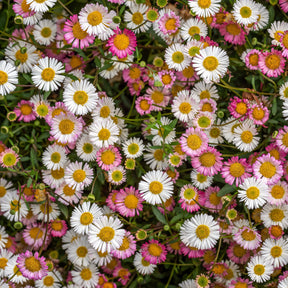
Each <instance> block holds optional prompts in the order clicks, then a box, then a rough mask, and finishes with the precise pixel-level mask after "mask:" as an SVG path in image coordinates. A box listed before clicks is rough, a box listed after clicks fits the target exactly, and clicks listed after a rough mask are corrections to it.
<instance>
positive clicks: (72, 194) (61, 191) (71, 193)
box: [55, 181, 83, 205]
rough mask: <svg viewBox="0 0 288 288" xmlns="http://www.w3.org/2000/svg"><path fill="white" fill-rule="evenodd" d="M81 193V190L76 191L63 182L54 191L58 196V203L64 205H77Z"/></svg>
mask: <svg viewBox="0 0 288 288" xmlns="http://www.w3.org/2000/svg"><path fill="white" fill-rule="evenodd" d="M82 193H83V191H82V190H76V189H74V188H71V187H69V186H68V184H66V182H65V181H64V183H63V184H62V185H60V187H58V188H57V189H56V190H55V194H57V195H59V196H60V198H59V199H58V200H59V202H61V203H63V204H64V205H68V204H73V203H74V204H77V203H78V202H79V201H80V199H81V197H82Z"/></svg>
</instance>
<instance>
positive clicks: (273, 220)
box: [260, 203, 288, 229]
mask: <svg viewBox="0 0 288 288" xmlns="http://www.w3.org/2000/svg"><path fill="white" fill-rule="evenodd" d="M260 217H261V220H262V221H263V224H264V226H265V227H266V228H269V227H270V226H272V225H279V226H281V227H282V228H283V229H286V228H288V206H287V204H282V205H278V206H277V205H272V204H269V203H267V204H266V205H265V206H264V207H263V208H262V211H261V216H260Z"/></svg>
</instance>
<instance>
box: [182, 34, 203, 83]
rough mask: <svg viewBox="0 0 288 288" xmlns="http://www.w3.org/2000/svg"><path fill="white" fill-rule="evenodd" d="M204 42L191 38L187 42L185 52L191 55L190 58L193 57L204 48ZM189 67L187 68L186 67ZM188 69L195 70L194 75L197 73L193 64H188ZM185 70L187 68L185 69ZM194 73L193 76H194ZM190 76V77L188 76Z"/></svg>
mask: <svg viewBox="0 0 288 288" xmlns="http://www.w3.org/2000/svg"><path fill="white" fill-rule="evenodd" d="M203 47H204V44H203V43H202V42H201V41H197V40H191V41H189V42H187V43H186V46H185V48H184V53H185V54H186V55H187V56H188V57H189V58H191V59H192V58H193V57H194V56H195V55H197V54H199V51H200V50H201V49H203ZM186 69H187V68H186ZM188 69H192V70H191V71H193V75H194V74H195V71H194V69H193V67H192V66H188ZM184 71H185V70H184ZM193 75H192V76H193ZM187 78H190V77H187Z"/></svg>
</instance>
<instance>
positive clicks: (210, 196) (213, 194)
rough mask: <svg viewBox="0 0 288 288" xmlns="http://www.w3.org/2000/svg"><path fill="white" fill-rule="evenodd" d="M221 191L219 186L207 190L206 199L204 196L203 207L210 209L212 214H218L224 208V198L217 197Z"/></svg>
mask: <svg viewBox="0 0 288 288" xmlns="http://www.w3.org/2000/svg"><path fill="white" fill-rule="evenodd" d="M219 191H220V188H219V187H218V186H215V187H212V186H210V187H208V188H207V189H206V190H205V194H204V197H203V196H202V197H203V202H204V204H202V206H205V207H207V208H209V209H210V210H211V211H212V212H217V211H219V210H221V208H222V207H223V203H222V197H219V196H218V195H217V194H218V192H219ZM219 224H220V228H221V229H222V227H221V222H219Z"/></svg>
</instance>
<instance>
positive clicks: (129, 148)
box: [122, 137, 145, 159]
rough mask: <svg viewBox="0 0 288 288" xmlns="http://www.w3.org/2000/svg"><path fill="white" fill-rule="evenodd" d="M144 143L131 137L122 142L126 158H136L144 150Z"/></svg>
mask: <svg viewBox="0 0 288 288" xmlns="http://www.w3.org/2000/svg"><path fill="white" fill-rule="evenodd" d="M144 148H145V146H144V143H143V141H142V140H141V139H139V138H136V137H133V138H130V139H128V140H127V141H125V142H124V143H123V144H122V150H123V153H124V155H125V156H126V158H132V159H135V158H138V157H140V156H142V154H143V151H144Z"/></svg>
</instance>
